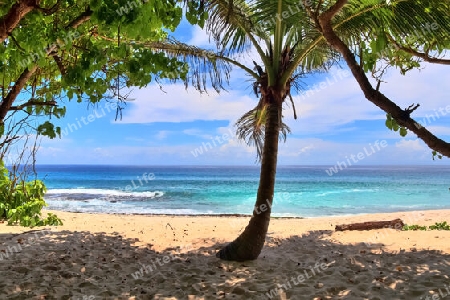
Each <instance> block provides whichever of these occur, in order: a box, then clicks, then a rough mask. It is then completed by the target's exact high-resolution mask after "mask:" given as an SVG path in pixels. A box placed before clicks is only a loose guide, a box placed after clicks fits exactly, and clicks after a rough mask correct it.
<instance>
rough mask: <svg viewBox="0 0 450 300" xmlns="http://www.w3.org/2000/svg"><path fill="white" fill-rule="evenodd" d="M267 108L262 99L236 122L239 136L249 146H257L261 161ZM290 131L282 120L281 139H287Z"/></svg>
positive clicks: (257, 157) (257, 153)
mask: <svg viewBox="0 0 450 300" xmlns="http://www.w3.org/2000/svg"><path fill="white" fill-rule="evenodd" d="M267 108H268V106H267V105H264V104H263V102H262V101H260V102H259V103H258V105H257V106H256V107H255V108H253V109H252V110H250V111H248V112H247V113H245V114H244V115H243V116H242V117H240V118H239V120H238V121H237V122H236V124H235V126H236V135H237V137H238V138H239V139H240V140H242V141H244V142H245V143H246V144H247V145H248V146H251V147H255V148H256V160H257V161H261V158H262V150H263V146H264V135H265V131H264V128H265V123H266V118H267ZM288 133H291V130H290V128H289V127H288V126H287V125H286V124H285V123H284V122H281V126H280V140H283V141H286V138H287V134H288Z"/></svg>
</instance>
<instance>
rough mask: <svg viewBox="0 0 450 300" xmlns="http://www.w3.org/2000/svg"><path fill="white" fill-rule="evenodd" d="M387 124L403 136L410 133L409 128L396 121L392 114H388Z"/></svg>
mask: <svg viewBox="0 0 450 300" xmlns="http://www.w3.org/2000/svg"><path fill="white" fill-rule="evenodd" d="M385 124H386V127H387V128H389V129H390V130H392V131H399V133H400V135H401V136H402V137H405V136H406V135H407V134H408V130H407V129H406V128H405V127H403V126H400V125H398V123H397V121H395V119H393V118H392V116H391V115H390V114H386V123H385Z"/></svg>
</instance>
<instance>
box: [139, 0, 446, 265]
mask: <svg viewBox="0 0 450 300" xmlns="http://www.w3.org/2000/svg"><path fill="white" fill-rule="evenodd" d="M330 2H332V1H323V0H317V1H310V0H308V1H306V0H302V1H300V2H299V0H248V1H245V0H203V1H201V5H203V6H204V9H205V11H206V12H208V14H209V18H208V20H207V21H206V27H205V28H206V30H207V32H208V33H209V34H210V35H211V36H212V38H213V39H214V41H215V42H216V44H217V51H212V50H207V49H200V48H197V47H195V46H192V45H186V44H183V43H180V42H177V41H175V40H173V39H171V40H167V41H166V42H159V43H150V44H147V46H148V47H149V48H152V49H154V50H157V51H163V52H165V53H166V54H167V55H170V56H173V57H178V58H179V59H180V60H182V61H184V62H187V63H188V64H189V66H190V68H189V71H188V72H187V74H185V75H186V77H185V80H186V84H192V85H193V86H194V87H196V88H197V89H199V90H203V89H205V88H206V87H207V79H209V80H210V84H211V85H212V86H213V88H214V89H216V90H217V91H220V89H221V88H222V84H223V82H224V81H226V79H227V78H228V76H229V72H230V66H233V67H237V68H240V69H242V70H244V71H245V72H246V73H247V74H248V75H249V76H251V77H252V78H253V80H254V84H253V88H254V92H255V94H256V95H257V96H258V97H259V102H258V104H257V105H256V107H255V108H254V109H252V110H251V111H249V112H247V113H246V114H244V115H243V116H242V117H241V119H239V120H238V122H237V134H238V136H239V137H240V138H241V139H243V140H245V141H246V142H247V143H248V144H251V145H255V146H256V149H257V153H258V157H259V158H260V160H261V170H260V181H259V188H258V192H257V197H256V203H255V209H254V210H253V215H252V217H251V219H250V221H249V224H248V225H247V227H246V228H245V229H244V231H243V232H242V233H241V234H240V236H239V237H238V238H236V240H234V241H233V242H231V243H230V244H228V245H227V246H226V247H225V248H223V249H221V250H220V251H219V252H218V253H217V255H216V256H217V257H219V258H221V259H224V260H234V261H244V260H253V259H256V258H257V257H258V256H259V254H260V252H261V249H262V247H263V245H264V242H265V237H266V234H267V230H268V226H269V222H270V214H271V208H272V204H273V197H274V190H275V178H276V170H277V154H278V142H279V140H280V139H285V138H286V134H287V133H288V132H289V128H288V127H287V126H286V125H285V124H284V123H283V120H282V119H283V115H282V110H283V105H287V104H290V103H291V104H292V107H293V109H294V117H296V112H295V107H294V102H293V100H292V97H291V87H294V88H295V87H298V85H299V82H300V77H301V75H303V74H306V73H308V72H311V71H314V70H321V69H322V70H323V69H325V70H326V69H327V68H328V67H329V66H330V65H331V64H333V62H335V61H336V58H337V54H338V52H337V51H335V50H333V48H331V47H330V46H329V45H328V44H327V41H326V40H325V38H324V36H323V34H322V33H323V29H322V28H321V24H320V23H319V22H318V20H317V16H318V15H319V14H320V13H324V14H326V13H328V11H329V9H330V7H332V4H331V3H330ZM345 2H346V3H345V5H346V6H348V7H349V9H346V10H342V11H340V12H339V14H338V15H337V16H335V17H336V18H335V20H336V21H335V22H334V23H333V25H332V28H333V30H335V31H336V32H338V33H339V35H340V36H342V37H343V38H344V39H345V41H347V42H348V43H350V44H352V45H360V44H361V43H362V42H363V41H364V39H365V34H366V33H371V32H373V30H374V28H376V27H374V24H377V22H378V24H384V25H383V27H386V28H389V26H392V27H395V28H397V29H398V30H397V31H396V32H395V33H396V34H399V33H400V31H401V32H402V33H408V32H412V31H413V30H414V29H415V25H416V23H414V22H410V23H409V24H408V23H407V22H406V24H405V22H401V23H402V25H404V27H403V28H401V29H399V25H398V24H397V23H398V20H397V19H396V16H395V14H392V11H391V8H392V6H393V5H395V4H396V3H397V2H408V3H409V5H410V7H408V5H406V6H405V7H404V9H403V11H402V17H404V16H405V15H408V14H411V16H414V14H416V11H415V8H417V6H420V5H426V4H424V2H419V3H418V2H417V1H415V0H397V1H395V0H392V1H386V2H380V1H379V0H366V1H356V0H354V1H345ZM413 13H414V14H413ZM366 20H370V22H366ZM439 22H440V23H441V21H439ZM443 22H445V20H444V21H443ZM249 49H254V50H256V53H257V54H258V59H259V61H260V63H259V64H258V63H257V62H255V61H253V62H252V65H250V66H248V65H246V64H245V62H243V61H240V59H239V56H238V55H237V54H240V53H242V52H244V51H247V50H249ZM205 70H206V71H207V72H206V73H205ZM208 76H209V78H208ZM288 101H289V102H288Z"/></svg>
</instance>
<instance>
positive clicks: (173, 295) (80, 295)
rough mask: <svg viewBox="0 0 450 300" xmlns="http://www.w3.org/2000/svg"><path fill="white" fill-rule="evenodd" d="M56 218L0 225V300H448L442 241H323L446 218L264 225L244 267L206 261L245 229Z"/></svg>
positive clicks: (176, 221) (449, 215)
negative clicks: (256, 251) (365, 226)
mask: <svg viewBox="0 0 450 300" xmlns="http://www.w3.org/2000/svg"><path fill="white" fill-rule="evenodd" d="M56 213H57V214H58V216H59V217H61V218H62V219H63V221H64V226H60V227H53V228H50V227H47V228H35V229H33V232H29V231H30V229H29V228H21V227H16V226H6V224H0V256H1V255H2V256H1V258H2V260H1V261H0V274H1V277H0V278H1V281H0V299H269V298H270V297H269V296H268V295H267V293H270V292H272V297H273V299H373V300H375V299H417V300H419V299H427V298H426V297H427V296H429V298H428V299H450V295H449V294H450V288H449V286H450V278H449V276H450V242H449V241H450V239H449V238H450V232H448V231H425V232H424V231H396V230H394V229H382V230H371V231H346V232H335V231H334V226H335V225H336V224H343V223H352V222H364V221H375V220H392V219H395V218H401V219H402V220H403V221H404V222H405V223H407V224H420V225H431V224H434V222H441V221H450V210H440V211H423V212H408V213H389V214H376V215H375V214H373V215H361V216H351V217H330V218H311V219H273V220H272V222H271V225H270V227H269V234H268V237H267V241H266V246H265V248H264V249H263V252H262V253H261V255H260V257H259V258H258V259H257V260H255V261H248V262H244V263H236V262H225V261H221V260H219V259H217V258H216V257H215V253H216V252H217V250H218V249H220V248H221V247H222V246H223V245H224V244H225V243H226V242H229V241H231V240H233V239H234V238H235V237H237V236H238V234H239V232H240V231H241V230H242V229H243V228H244V227H245V225H246V224H247V222H248V218H244V217H232V218H231V217H186V216H135V215H133V216H130V215H103V214H80V213H65V212H56ZM35 230H37V231H35ZM180 247H181V248H180ZM279 285H281V287H282V288H281V289H279V287H280V286H279ZM432 294H435V295H434V296H433V297H432V296H431V295H432ZM447 295H449V296H447Z"/></svg>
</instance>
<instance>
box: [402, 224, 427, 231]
mask: <svg viewBox="0 0 450 300" xmlns="http://www.w3.org/2000/svg"><path fill="white" fill-rule="evenodd" d="M409 230H413V231H417V230H427V226H419V225H407V224H405V225H404V226H403V231H409Z"/></svg>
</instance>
